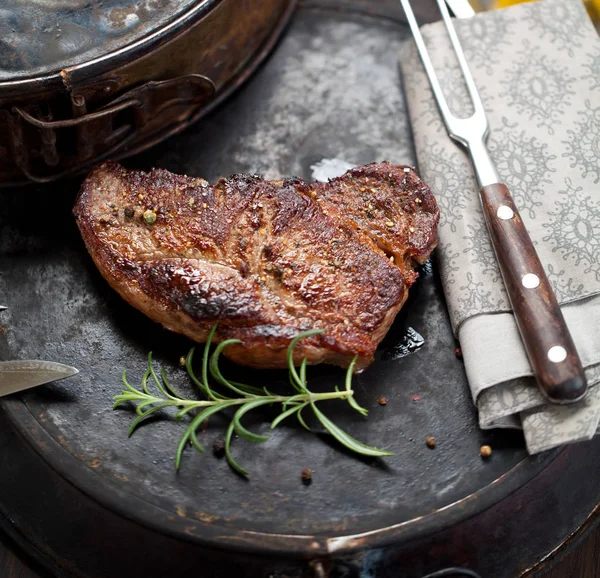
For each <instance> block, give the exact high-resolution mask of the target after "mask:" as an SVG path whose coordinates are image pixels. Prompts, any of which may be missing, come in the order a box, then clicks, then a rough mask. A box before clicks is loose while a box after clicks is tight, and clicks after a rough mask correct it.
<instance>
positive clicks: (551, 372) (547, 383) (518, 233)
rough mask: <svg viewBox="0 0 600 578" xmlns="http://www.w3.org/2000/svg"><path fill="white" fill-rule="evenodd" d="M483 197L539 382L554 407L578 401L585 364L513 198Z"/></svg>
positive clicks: (494, 189) (493, 189)
mask: <svg viewBox="0 0 600 578" xmlns="http://www.w3.org/2000/svg"><path fill="white" fill-rule="evenodd" d="M480 194H481V199H482V202H483V211H484V214H485V218H486V221H487V225H488V229H489V232H490V236H491V239H492V243H493V245H494V249H495V251H496V257H497V259H498V263H499V265H500V271H501V272H502V277H503V278H504V284H505V285H506V290H507V292H508V296H509V298H510V302H511V305H512V307H513V311H514V315H515V319H516V322H517V325H518V327H519V331H520V332H521V338H522V340H523V344H524V345H525V350H526V351H527V355H528V357H529V361H530V363H531V366H532V368H533V371H534V374H535V377H536V379H537V382H538V384H539V386H540V388H541V390H542V392H543V393H544V394H545V396H546V397H547V398H548V399H549V400H550V401H551V402H553V403H560V404H565V403H572V402H574V401H577V400H578V399H581V398H582V397H583V396H584V394H585V392H586V389H587V383H586V378H585V374H584V372H583V368H582V366H581V361H580V359H579V356H578V354H577V351H576V349H575V345H574V344H573V340H572V338H571V335H570V333H569V330H568V328H567V325H566V323H565V320H564V318H563V315H562V312H561V310H560V308H559V306H558V303H557V301H556V297H555V295H554V292H553V291H552V288H551V286H550V283H549V282H548V278H547V277H546V274H545V273H544V269H543V267H542V264H541V263H540V260H539V257H538V255H537V253H536V250H535V247H534V246H533V243H532V242H531V239H530V237H529V234H528V233H527V230H526V229H525V226H524V225H523V221H521V217H520V215H519V212H518V211H517V208H516V207H515V205H514V202H513V199H512V196H511V194H510V192H509V190H508V188H507V187H506V186H505V185H503V184H500V183H497V184H493V185H487V186H485V187H483V188H482V189H481V191H480ZM506 363H507V364H509V363H510V359H507V360H506Z"/></svg>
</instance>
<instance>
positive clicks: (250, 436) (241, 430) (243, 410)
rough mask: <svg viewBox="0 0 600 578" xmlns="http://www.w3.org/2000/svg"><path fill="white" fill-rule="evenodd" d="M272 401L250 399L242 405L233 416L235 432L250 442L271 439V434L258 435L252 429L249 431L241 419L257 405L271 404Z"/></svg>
mask: <svg viewBox="0 0 600 578" xmlns="http://www.w3.org/2000/svg"><path fill="white" fill-rule="evenodd" d="M271 403H273V400H272V399H255V400H253V401H249V402H248V403H245V404H244V405H243V406H242V407H240V409H238V410H237V411H236V412H235V415H234V416H233V422H232V423H233V429H235V433H237V434H238V435H239V436H241V437H243V438H244V439H246V440H248V441H249V442H254V443H260V442H266V441H267V440H268V439H269V436H264V435H258V434H255V433H252V432H251V431H248V430H247V429H246V428H245V427H244V426H243V425H242V424H241V422H240V420H241V419H242V417H244V415H246V414H247V413H248V412H249V411H251V410H253V409H255V408H257V407H260V406H261V405H267V404H271Z"/></svg>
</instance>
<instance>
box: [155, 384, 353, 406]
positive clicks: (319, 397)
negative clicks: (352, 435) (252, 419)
mask: <svg viewBox="0 0 600 578" xmlns="http://www.w3.org/2000/svg"><path fill="white" fill-rule="evenodd" d="M353 395H354V391H353V390H352V389H350V390H344V391H331V392H327V393H304V394H300V395H295V396H294V398H295V401H296V402H297V403H298V404H300V403H303V402H311V401H312V402H315V401H324V400H326V399H347V398H348V397H352V396H353ZM263 399H264V400H265V401H266V402H269V401H270V402H271V403H284V402H286V401H288V400H289V399H290V396H285V395H271V396H266V397H264V398H263ZM148 401H149V400H148ZM153 401H156V402H157V403H159V402H161V401H162V400H161V399H160V398H154V400H153ZM247 402H248V398H245V397H243V398H240V399H228V400H227V402H226V403H227V405H242V404H244V403H247ZM173 405H174V406H175V405H176V406H177V407H198V408H200V407H211V406H213V405H223V400H219V399H217V400H202V401H198V400H193V399H177V400H174V403H173Z"/></svg>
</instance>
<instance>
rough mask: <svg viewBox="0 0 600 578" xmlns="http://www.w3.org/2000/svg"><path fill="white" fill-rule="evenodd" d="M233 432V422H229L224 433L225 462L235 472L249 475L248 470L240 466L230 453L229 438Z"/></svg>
mask: <svg viewBox="0 0 600 578" xmlns="http://www.w3.org/2000/svg"><path fill="white" fill-rule="evenodd" d="M233 432H234V425H233V422H231V423H230V424H229V427H228V428H227V433H226V434H225V456H226V457H227V462H228V463H229V465H230V466H231V467H232V468H233V469H234V470H235V471H236V472H238V474H241V475H242V476H249V475H250V472H249V471H248V470H246V469H244V468H242V466H240V464H238V463H237V462H236V461H235V459H234V458H233V456H232V455H231V438H232V436H233Z"/></svg>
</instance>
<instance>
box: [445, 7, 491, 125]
mask: <svg viewBox="0 0 600 578" xmlns="http://www.w3.org/2000/svg"><path fill="white" fill-rule="evenodd" d="M437 3H438V6H439V8H440V12H441V13H442V18H443V20H444V24H445V25H446V29H447V30H448V35H449V36H450V41H451V42H452V47H453V48H454V53H455V54H456V58H457V59H458V64H459V65H460V69H461V70H462V74H463V78H464V81H465V84H466V85H467V89H468V91H469V96H470V97H471V101H472V103H473V109H474V110H475V112H476V113H480V114H482V113H483V114H484V115H485V110H484V108H483V103H482V102H481V97H480V96H479V91H478V90H477V86H476V85H475V81H474V80H473V75H472V74H471V70H470V69H469V65H468V64H467V59H466V58H465V53H464V52H463V49H462V45H461V43H460V40H459V39H458V35H457V34H456V29H455V28H454V24H453V22H452V18H450V13H449V12H448V7H447V6H446V1H445V0H437Z"/></svg>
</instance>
